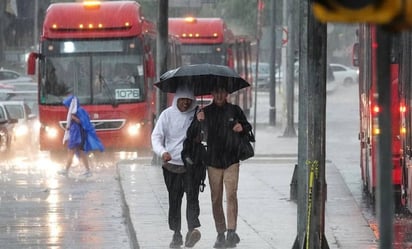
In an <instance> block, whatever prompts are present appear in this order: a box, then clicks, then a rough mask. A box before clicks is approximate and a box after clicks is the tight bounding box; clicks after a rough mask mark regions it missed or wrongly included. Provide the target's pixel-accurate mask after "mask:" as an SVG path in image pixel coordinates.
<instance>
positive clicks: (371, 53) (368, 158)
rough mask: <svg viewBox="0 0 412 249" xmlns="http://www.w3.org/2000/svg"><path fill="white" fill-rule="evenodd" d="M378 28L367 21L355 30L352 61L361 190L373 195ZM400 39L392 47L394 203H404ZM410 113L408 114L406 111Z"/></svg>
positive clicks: (403, 104)
mask: <svg viewBox="0 0 412 249" xmlns="http://www.w3.org/2000/svg"><path fill="white" fill-rule="evenodd" d="M376 33H377V28H376V26H374V25H370V24H361V25H360V27H359V30H358V39H359V41H358V43H357V44H355V46H354V65H355V66H358V67H359V117H360V132H359V141H360V168H361V177H362V182H363V187H364V190H365V191H366V192H367V193H368V194H370V196H371V197H372V198H374V197H375V191H376V187H377V165H378V154H377V152H378V150H377V147H378V137H379V134H380V130H379V125H378V121H379V120H378V114H379V111H380V108H379V105H378V93H377V73H378V68H377V48H378V42H377V38H376ZM399 42H400V39H399V38H393V39H392V44H393V45H394V46H393V49H392V51H391V64H390V82H388V84H390V85H391V91H392V95H391V102H392V104H391V112H392V116H391V125H392V130H391V132H392V140H391V143H392V151H391V153H392V165H393V168H392V182H393V186H394V197H395V198H394V199H395V206H396V207H402V206H404V205H405V200H406V199H405V197H406V195H405V188H406V185H407V183H406V182H405V180H406V178H405V177H406V175H405V160H404V159H403V158H404V150H405V149H406V148H405V146H406V144H405V143H402V140H404V136H405V134H404V131H405V130H404V129H403V126H404V124H403V123H404V122H402V119H404V115H405V103H406V102H405V99H403V97H402V95H403V94H402V91H401V89H402V87H401V84H400V83H399V78H398V77H399V69H400V67H399V54H400V53H399V52H400V49H401V48H400V46H399ZM409 115H410V114H409ZM382 167H385V165H382Z"/></svg>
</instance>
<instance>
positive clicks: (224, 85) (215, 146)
mask: <svg viewBox="0 0 412 249" xmlns="http://www.w3.org/2000/svg"><path fill="white" fill-rule="evenodd" d="M182 82H184V83H185V84H187V85H190V87H191V89H193V92H194V95H196V96H202V95H208V94H212V96H213V102H212V104H210V105H208V106H206V107H205V108H203V110H201V111H200V112H198V113H197V115H196V117H197V119H198V120H199V121H201V128H202V131H203V134H204V135H205V136H206V141H207V150H206V153H205V154H206V155H205V156H204V160H203V163H205V164H206V165H207V172H208V176H209V184H210V191H211V199H212V209H213V218H214V220H215V227H216V230H217V233H218V236H217V239H216V242H215V244H214V247H215V248H225V247H236V244H238V243H239V241H240V238H239V236H238V234H237V233H236V227H237V213H238V201H237V187H238V180H239V154H238V147H239V141H240V140H239V139H240V138H239V137H240V135H245V134H247V133H248V132H249V131H250V130H251V129H252V126H251V125H250V124H249V122H248V121H247V119H246V116H245V114H244V113H243V111H242V109H241V108H240V107H239V106H237V105H233V104H230V103H228V102H227V101H226V98H227V96H228V94H229V93H233V92H235V91H237V90H239V89H242V88H245V87H249V86H250V85H249V83H248V82H246V81H245V80H244V79H243V78H241V77H240V75H239V74H238V73H237V72H235V71H234V70H233V69H232V68H229V67H227V66H223V65H214V64H207V63H205V64H192V65H185V66H181V67H179V68H176V69H173V70H170V71H167V72H166V73H164V74H163V75H162V76H160V81H159V82H157V83H155V85H156V86H157V87H158V88H160V89H162V90H163V91H165V92H171V93H173V92H175V91H176V89H177V88H178V86H179V84H182ZM185 131H186V129H185ZM224 189H225V191H226V197H227V198H226V200H227V223H226V218H225V214H224V211H223V190H224ZM226 231H227V235H226V236H225V233H226Z"/></svg>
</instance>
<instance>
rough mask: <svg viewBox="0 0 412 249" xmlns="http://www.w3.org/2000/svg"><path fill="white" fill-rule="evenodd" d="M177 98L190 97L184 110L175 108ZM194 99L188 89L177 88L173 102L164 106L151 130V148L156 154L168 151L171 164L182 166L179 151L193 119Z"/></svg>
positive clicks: (159, 154) (160, 154)
mask: <svg viewBox="0 0 412 249" xmlns="http://www.w3.org/2000/svg"><path fill="white" fill-rule="evenodd" d="M179 98H189V99H192V100H193V101H192V104H191V106H190V107H189V109H188V110H187V111H186V112H181V111H180V110H179V109H178V108H177V100H178V99H179ZM196 105H197V103H196V99H195V96H194V95H193V92H191V91H190V90H189V89H186V88H179V89H178V90H177V91H176V93H175V96H174V98H173V103H172V105H171V106H170V107H168V108H166V109H165V110H164V111H163V112H162V113H161V114H160V116H159V118H158V120H157V122H156V125H155V128H154V129H153V132H152V148H153V151H154V152H155V153H156V155H158V156H160V157H161V156H162V155H163V153H165V152H169V154H170V155H171V157H172V160H170V161H169V163H171V164H175V165H181V166H183V165H184V164H183V161H182V157H181V152H182V150H183V141H184V140H185V138H186V131H187V129H188V128H189V126H190V123H191V122H192V120H193V117H194V112H195V108H196Z"/></svg>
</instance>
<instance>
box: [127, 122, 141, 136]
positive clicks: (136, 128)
mask: <svg viewBox="0 0 412 249" xmlns="http://www.w3.org/2000/svg"><path fill="white" fill-rule="evenodd" d="M141 127H142V125H141V124H140V123H136V124H131V125H129V128H128V129H127V132H128V133H129V135H130V136H136V135H137V134H139V132H140V129H141Z"/></svg>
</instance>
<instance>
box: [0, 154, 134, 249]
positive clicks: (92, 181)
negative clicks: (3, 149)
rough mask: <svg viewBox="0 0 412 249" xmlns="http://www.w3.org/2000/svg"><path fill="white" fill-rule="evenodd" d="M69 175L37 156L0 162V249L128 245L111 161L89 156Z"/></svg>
mask: <svg viewBox="0 0 412 249" xmlns="http://www.w3.org/2000/svg"><path fill="white" fill-rule="evenodd" d="M91 164H92V170H93V176H92V177H90V178H83V177H81V176H79V175H80V174H81V173H83V171H84V168H83V166H81V165H78V164H77V165H73V169H72V171H71V173H70V175H69V176H68V177H67V178H66V177H62V176H59V175H57V174H56V171H57V170H58V169H60V168H61V167H62V165H59V164H57V163H54V162H51V161H50V160H49V159H48V156H47V155H42V154H39V155H38V156H36V158H35V160H33V158H31V159H30V158H28V157H27V158H25V157H24V156H15V157H13V158H12V159H8V160H1V161H0V177H1V178H0V219H1V223H0V231H1V233H0V241H1V246H0V247H1V248H8V249H13V248H19V249H20V248H108V249H109V248H110V249H111V248H119V249H120V248H122V249H123V248H130V243H129V239H128V236H127V232H126V227H125V224H124V217H123V213H122V212H123V210H122V202H121V199H120V195H119V183H118V181H117V179H115V176H116V173H115V162H114V160H112V161H105V163H102V162H97V161H96V160H94V159H92V158H91Z"/></svg>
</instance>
